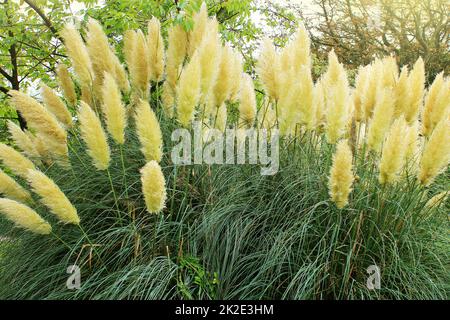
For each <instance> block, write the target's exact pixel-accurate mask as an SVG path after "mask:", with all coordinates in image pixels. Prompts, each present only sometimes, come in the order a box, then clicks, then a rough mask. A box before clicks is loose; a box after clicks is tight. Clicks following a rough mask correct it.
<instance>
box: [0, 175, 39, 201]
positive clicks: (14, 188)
mask: <svg viewBox="0 0 450 320" xmlns="http://www.w3.org/2000/svg"><path fill="white" fill-rule="evenodd" d="M0 194H2V195H3V196H5V197H7V198H9V199H12V200H16V201H19V202H22V203H25V202H28V201H30V200H32V199H31V194H30V193H29V192H28V191H27V190H25V189H24V188H23V187H22V186H21V185H20V184H18V183H17V182H16V181H15V180H14V179H13V178H11V177H10V176H8V175H7V174H6V173H5V172H3V170H1V169H0Z"/></svg>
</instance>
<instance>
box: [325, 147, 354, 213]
mask: <svg viewBox="0 0 450 320" xmlns="http://www.w3.org/2000/svg"><path fill="white" fill-rule="evenodd" d="M353 180H354V176H353V169H352V151H351V150H350V147H349V145H348V142H347V140H341V141H339V142H338V144H337V145H336V152H335V153H334V155H333V165H332V167H331V170H330V176H329V182H328V188H329V193H330V197H331V200H332V201H333V202H334V203H336V206H337V207H338V208H339V209H342V208H343V207H345V206H346V205H347V204H348V196H349V194H350V192H351V190H352V188H351V187H352V183H353Z"/></svg>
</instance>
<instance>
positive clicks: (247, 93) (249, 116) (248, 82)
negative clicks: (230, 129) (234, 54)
mask: <svg viewBox="0 0 450 320" xmlns="http://www.w3.org/2000/svg"><path fill="white" fill-rule="evenodd" d="M240 101H241V103H240V104H239V119H240V122H241V123H242V124H243V125H245V126H247V127H252V126H253V123H254V122H255V117H256V97H255V88H254V87H253V80H252V78H251V77H250V75H249V74H247V73H244V74H243V75H242V88H241V97H240Z"/></svg>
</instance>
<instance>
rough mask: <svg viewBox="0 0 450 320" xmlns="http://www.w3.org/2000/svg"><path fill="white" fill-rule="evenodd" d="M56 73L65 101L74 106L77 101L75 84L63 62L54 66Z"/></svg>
mask: <svg viewBox="0 0 450 320" xmlns="http://www.w3.org/2000/svg"><path fill="white" fill-rule="evenodd" d="M56 75H57V78H58V83H59V86H60V87H61V89H62V91H63V93H64V97H65V98H66V100H67V102H68V103H69V104H70V105H72V106H74V105H76V103H77V93H76V92H75V85H74V84H73V81H72V78H71V77H70V73H69V70H67V67H66V65H65V64H59V65H58V67H57V68H56Z"/></svg>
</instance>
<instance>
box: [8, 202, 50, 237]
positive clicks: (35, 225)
mask: <svg viewBox="0 0 450 320" xmlns="http://www.w3.org/2000/svg"><path fill="white" fill-rule="evenodd" d="M0 212H2V213H3V214H4V215H5V216H6V218H7V219H8V220H10V221H12V222H14V223H15V224H16V225H17V226H19V227H22V228H24V229H26V230H28V231H31V232H34V233H37V234H49V233H50V232H52V227H51V226H50V225H49V224H48V222H47V221H45V220H44V219H42V218H41V216H39V215H38V214H37V213H36V211H34V210H33V209H31V208H30V207H28V206H26V205H24V204H21V203H19V202H17V201H14V200H10V199H5V198H0Z"/></svg>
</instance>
